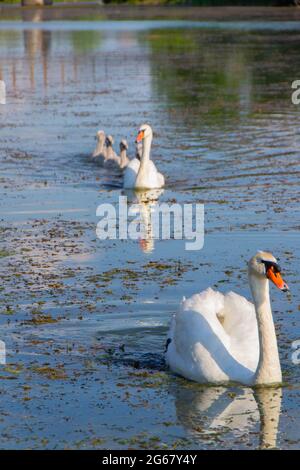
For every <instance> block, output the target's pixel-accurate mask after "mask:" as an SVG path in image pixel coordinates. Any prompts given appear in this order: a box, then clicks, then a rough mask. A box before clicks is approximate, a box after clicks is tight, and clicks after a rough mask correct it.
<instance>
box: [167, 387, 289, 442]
mask: <svg viewBox="0 0 300 470" xmlns="http://www.w3.org/2000/svg"><path fill="white" fill-rule="evenodd" d="M172 388H173V387H172ZM172 394H173V395H174V396H175V407H176V414H177V418H178V420H179V422H180V423H181V424H182V425H183V426H184V428H185V429H187V431H188V432H189V434H190V435H192V437H193V438H194V439H197V440H199V442H203V441H205V442H209V441H213V440H214V436H215V437H216V438H217V439H218V440H219V438H220V437H221V434H222V430H223V431H224V433H227V432H228V431H231V432H232V433H233V434H234V435H236V436H237V437H239V436H240V437H241V436H243V443H245V444H246V442H245V436H246V437H247V435H248V433H249V431H254V430H255V427H256V426H257V425H259V426H260V432H259V443H258V447H259V448H260V449H272V448H275V447H276V444H277V433H278V425H279V417H280V409H281V399H282V389H281V388H273V387H259V388H256V389H251V388H247V387H245V388H238V389H228V388H225V387H222V386H220V387H218V386H214V387H199V386H198V385H195V386H194V385H192V386H191V388H185V387H178V386H177V387H174V389H173V390H172ZM251 440H252V438H251Z"/></svg>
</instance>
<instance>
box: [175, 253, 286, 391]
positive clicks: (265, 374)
mask: <svg viewBox="0 0 300 470" xmlns="http://www.w3.org/2000/svg"><path fill="white" fill-rule="evenodd" d="M248 276H249V284H250V287H251V291H252V296H253V300H254V305H253V304H252V303H250V302H249V301H248V300H247V299H245V298H244V297H241V296H240V295H237V294H235V293H234V292H229V293H228V294H226V295H223V294H221V293H220V292H216V291H213V290H212V289H210V288H209V289H207V290H205V291H203V292H201V293H200V294H195V295H193V296H192V297H191V298H189V299H187V300H185V299H184V300H183V302H182V304H181V309H180V311H179V312H178V313H177V314H176V315H175V316H174V317H173V319H172V322H171V327H170V331H169V334H168V340H167V345H166V348H167V351H166V361H167V363H168V365H169V367H170V369H171V370H172V371H174V372H175V373H177V374H179V375H182V376H183V377H185V378H187V379H190V380H194V381H196V382H200V383H205V382H209V383H222V382H227V381H234V382H240V383H243V384H246V385H254V384H273V383H280V382H281V380H282V377H281V368H280V361H279V355H278V348H277V340H276V334H275V328H274V323H273V317H272V311H271V304H270V296H269V279H270V280H271V281H272V282H273V283H274V284H275V285H276V286H277V287H278V288H279V289H281V290H282V291H287V290H288V286H287V284H286V283H285V281H284V280H283V279H282V277H281V275H280V268H279V266H278V264H277V261H276V259H275V258H274V256H273V255H272V254H271V253H266V252H258V253H257V254H256V255H255V256H254V257H253V258H251V259H250V261H249V263H248Z"/></svg>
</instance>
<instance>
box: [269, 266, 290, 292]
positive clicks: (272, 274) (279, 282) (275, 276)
mask: <svg viewBox="0 0 300 470" xmlns="http://www.w3.org/2000/svg"><path fill="white" fill-rule="evenodd" d="M266 274H267V278H268V279H270V281H272V282H273V284H275V286H276V287H278V289H280V290H282V291H283V292H287V291H288V290H289V286H288V285H287V283H286V282H285V281H284V280H283V279H282V277H281V274H280V272H279V271H276V269H275V268H274V266H270V267H269V268H268V269H267V273H266Z"/></svg>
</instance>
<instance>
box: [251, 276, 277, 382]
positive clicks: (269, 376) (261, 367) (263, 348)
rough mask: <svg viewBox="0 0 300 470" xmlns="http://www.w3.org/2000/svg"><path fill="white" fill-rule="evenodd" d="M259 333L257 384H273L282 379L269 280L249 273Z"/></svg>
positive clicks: (255, 379) (255, 380)
mask: <svg viewBox="0 0 300 470" xmlns="http://www.w3.org/2000/svg"><path fill="white" fill-rule="evenodd" d="M249 282H250V286H251V291H252V296H253V300H254V305H255V312H256V318H257V325H258V334H259V361H258V366H257V370H256V373H255V378H254V383H255V384H272V383H280V382H281V381H282V376H281V367H280V361H279V354H278V347H277V338H276V333H275V327H274V322H273V316H272V310H271V304H270V294H269V281H268V279H267V278H266V279H264V278H259V277H258V276H255V275H253V274H250V275H249Z"/></svg>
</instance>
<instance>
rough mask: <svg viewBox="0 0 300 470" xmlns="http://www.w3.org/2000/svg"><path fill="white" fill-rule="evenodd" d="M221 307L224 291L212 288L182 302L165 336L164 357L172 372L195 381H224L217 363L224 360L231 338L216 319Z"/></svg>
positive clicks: (225, 359)
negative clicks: (166, 336)
mask: <svg viewBox="0 0 300 470" xmlns="http://www.w3.org/2000/svg"><path fill="white" fill-rule="evenodd" d="M223 308H224V296H223V294H221V293H219V292H216V291H213V290H212V289H207V290H205V291H204V292H201V293H200V294H196V295H193V296H192V297H190V298H189V299H187V300H184V301H183V302H182V304H181V309H180V311H179V312H178V313H177V314H176V315H175V316H174V318H173V320H172V323H171V328H170V331H169V335H168V338H170V342H169V346H168V349H167V353H166V359H167V362H168V364H169V366H170V368H171V369H172V370H173V371H174V372H176V373H178V374H180V375H183V376H184V377H187V378H189V379H191V380H196V381H198V382H213V381H219V382H222V381H225V380H227V378H228V376H227V375H226V372H224V371H223V370H222V367H220V365H219V364H220V363H221V361H223V360H224V361H225V363H226V362H227V360H228V359H227V358H228V350H229V348H230V338H229V336H228V335H227V334H226V332H225V330H224V328H223V326H222V324H221V323H220V321H219V320H218V318H217V313H218V312H219V311H220V310H222V309H223Z"/></svg>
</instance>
